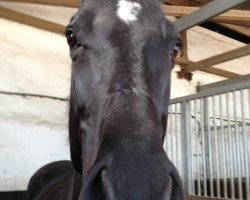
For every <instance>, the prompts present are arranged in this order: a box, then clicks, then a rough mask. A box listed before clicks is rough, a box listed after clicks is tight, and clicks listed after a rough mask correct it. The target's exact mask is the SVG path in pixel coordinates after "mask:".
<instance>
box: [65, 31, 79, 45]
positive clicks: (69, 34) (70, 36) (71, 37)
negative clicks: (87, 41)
mask: <svg viewBox="0 0 250 200" xmlns="http://www.w3.org/2000/svg"><path fill="white" fill-rule="evenodd" d="M65 35H66V38H67V42H68V45H69V47H70V49H72V48H73V47H75V46H76V45H79V46H80V43H79V42H78V40H77V38H76V34H75V33H74V32H73V31H72V30H67V31H66V33H65Z"/></svg>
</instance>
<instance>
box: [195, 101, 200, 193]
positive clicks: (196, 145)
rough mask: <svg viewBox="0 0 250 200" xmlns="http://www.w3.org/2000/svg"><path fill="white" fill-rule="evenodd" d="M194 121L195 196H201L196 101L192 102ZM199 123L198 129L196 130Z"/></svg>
mask: <svg viewBox="0 0 250 200" xmlns="http://www.w3.org/2000/svg"><path fill="white" fill-rule="evenodd" d="M194 119H195V141H196V143H195V147H196V171H197V194H198V195H201V181H200V180H201V177H200V151H199V150H200V148H199V146H200V142H199V130H200V123H199V120H198V117H197V99H195V100H194ZM198 123H199V129H198V126H197V125H198Z"/></svg>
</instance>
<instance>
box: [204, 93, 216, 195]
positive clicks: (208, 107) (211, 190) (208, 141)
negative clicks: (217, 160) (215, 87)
mask: <svg viewBox="0 0 250 200" xmlns="http://www.w3.org/2000/svg"><path fill="white" fill-rule="evenodd" d="M205 108H206V120H205V121H206V122H205V123H206V130H207V137H206V138H207V145H206V146H207V155H208V156H207V157H208V159H207V160H208V161H207V163H208V169H209V170H208V171H207V173H208V175H209V184H210V195H211V196H212V197H213V196H214V183H213V163H212V155H213V154H212V144H211V128H210V110H209V109H210V104H209V97H207V98H206V106H205Z"/></svg>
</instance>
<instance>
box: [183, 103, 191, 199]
mask: <svg viewBox="0 0 250 200" xmlns="http://www.w3.org/2000/svg"><path fill="white" fill-rule="evenodd" d="M189 107H190V103H189V101H184V102H182V103H181V137H182V139H181V143H182V155H183V157H182V160H183V162H182V164H183V165H184V166H185V167H184V168H183V170H184V171H183V172H184V173H183V177H184V187H185V189H186V193H187V195H189V194H191V191H192V188H191V185H192V184H190V183H191V181H192V180H191V164H190V163H191V157H190V152H191V150H190V149H191V145H190V144H191V137H190V131H189V130H190V129H189V126H190V108H189Z"/></svg>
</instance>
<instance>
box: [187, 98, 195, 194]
mask: <svg viewBox="0 0 250 200" xmlns="http://www.w3.org/2000/svg"><path fill="white" fill-rule="evenodd" d="M188 122H189V131H188V140H189V141H190V145H189V146H190V148H189V149H188V150H189V152H188V154H189V159H190V160H189V165H190V168H189V170H190V171H189V181H190V182H189V187H190V194H194V187H193V183H192V182H193V180H194V179H193V173H192V172H193V169H194V166H193V156H192V155H193V154H192V152H193V140H192V114H191V101H188Z"/></svg>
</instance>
